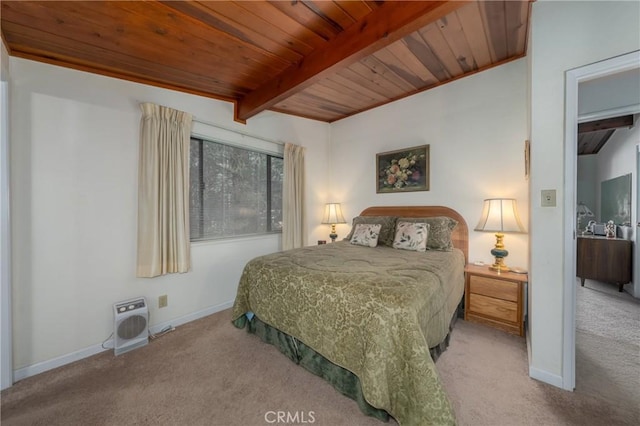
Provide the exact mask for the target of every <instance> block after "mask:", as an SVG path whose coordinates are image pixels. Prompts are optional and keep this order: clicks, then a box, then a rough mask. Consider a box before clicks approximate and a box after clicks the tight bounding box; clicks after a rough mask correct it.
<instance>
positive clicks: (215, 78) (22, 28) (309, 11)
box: [0, 0, 530, 122]
mask: <svg viewBox="0 0 640 426" xmlns="http://www.w3.org/2000/svg"><path fill="white" fill-rule="evenodd" d="M1 6H2V9H1V15H0V17H1V28H2V37H3V39H4V42H5V45H6V46H7V48H8V49H9V53H10V55H13V56H16V57H23V58H27V59H32V60H36V61H42V62H46V63H51V64H55V65H60V66H65V67H70V68H75V69H80V70H84V71H89V72H94V73H98V74H103V75H108V76H112V77H116V78H122V79H126V80H131V81H136V82H141V83H145V84H151V85H155V86H160V87H165V88H170V89H175V90H179V91H183V92H188V93H193V94H197V95H202V96H207V97H212V98H216V99H221V100H225V101H229V102H233V103H234V105H235V118H236V120H237V121H240V122H245V121H246V120H247V119H249V118H250V117H253V116H254V115H256V114H258V113H260V112H261V111H264V110H267V109H268V110H273V111H278V112H282V113H286V114H293V115H297V116H302V117H307V118H312V119H316V120H321V121H326V122H333V121H336V120H340V119H342V118H345V117H349V116H351V115H354V114H357V113H359V112H362V111H366V110H368V109H371V108H375V107H377V106H380V105H383V104H386V103H388V102H392V101H394V100H397V99H401V98H403V97H406V96H409V95H412V94H415V93H418V92H421V91H423V90H427V89H430V88H433V87H437V86H439V85H442V84H445V83H447V82H450V81H452V80H455V79H458V78H460V77H464V76H466V75H469V74H473V73H476V72H480V71H483V70H485V69H488V68H491V67H493V66H497V65H500V64H503V63H505V62H508V61H511V60H514V59H518V58H520V57H522V56H524V55H525V54H526V44H527V43H526V42H527V32H528V22H529V13H530V0H523V1H510V0H505V1H478V2H476V1H457V0H456V1H359V0H349V1H339V0H334V1H296V0H294V1H106V2H105V1H23V0H19V1H11V0H2V3H1Z"/></svg>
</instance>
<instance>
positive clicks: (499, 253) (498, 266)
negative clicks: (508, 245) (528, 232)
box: [489, 233, 511, 273]
mask: <svg viewBox="0 0 640 426" xmlns="http://www.w3.org/2000/svg"><path fill="white" fill-rule="evenodd" d="M503 238H504V234H501V233H498V234H496V246H495V247H494V248H493V249H491V254H492V255H493V257H495V259H496V261H495V263H494V264H493V265H491V266H489V269H490V270H492V271H496V272H497V273H500V272H509V271H510V270H511V268H509V267H508V266H507V265H505V264H504V258H505V257H507V256H508V255H509V252H508V251H507V250H506V249H505V248H504V244H503V242H502V239H503Z"/></svg>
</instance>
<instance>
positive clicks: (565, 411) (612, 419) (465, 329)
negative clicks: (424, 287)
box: [1, 310, 639, 426]
mask: <svg viewBox="0 0 640 426" xmlns="http://www.w3.org/2000/svg"><path fill="white" fill-rule="evenodd" d="M436 365H437V367H438V370H439V371H440V374H441V377H442V381H443V385H444V387H445V389H446V390H447V392H448V394H449V395H450V398H451V401H452V403H453V405H454V407H455V411H456V416H457V419H458V424H459V425H461V426H463V425H464V426H466V425H469V426H472V425H473V426H483V425H486V426H518V425H523V426H524V425H535V426H546V425H548V426H552V425H553V426H555V425H594V426H598V425H637V424H638V420H639V418H638V415H637V413H636V412H629V411H625V410H619V409H618V407H617V406H616V405H613V404H610V403H609V401H608V400H606V399H603V398H600V397H598V396H593V395H581V394H578V393H574V392H566V391H562V390H560V389H557V388H554V387H552V386H549V385H546V384H544V383H540V382H537V381H535V380H532V379H530V378H529V377H528V374H527V370H528V363H527V351H526V344H525V340H524V339H523V338H521V337H517V336H512V335H509V334H506V333H504V332H501V331H499V330H495V329H492V328H489V327H486V326H483V325H479V324H473V323H468V322H465V321H462V320H460V321H458V323H457V324H456V327H455V329H454V331H453V334H452V339H451V345H450V347H449V349H448V350H447V351H445V352H444V354H443V355H442V356H441V357H440V359H439V360H438V362H437V364H436ZM1 396H2V406H1V407H2V408H1V420H2V425H3V426H13V425H119V426H121V425H208V426H210V425H213V426H218V425H220V426H235V425H238V426H252V425H269V424H277V423H274V422H273V418H272V417H269V414H268V413H269V412H276V411H283V412H288V413H290V414H291V415H295V414H296V413H297V415H298V422H297V423H296V422H289V424H311V423H312V424H314V425H323V426H324V425H326V426H341V425H345V426H347V425H349V426H351V425H363V426H364V425H377V426H380V425H383V424H384V423H381V422H379V421H378V420H375V419H373V418H370V417H366V416H364V415H363V414H362V413H361V412H360V410H359V408H358V407H357V405H356V403H355V402H354V401H352V400H350V399H348V398H346V397H344V396H342V395H341V394H340V393H338V392H337V391H335V390H334V389H333V388H332V387H331V385H329V384H327V383H326V382H324V381H323V380H322V379H320V378H318V377H316V376H314V375H313V374H311V373H309V372H307V371H306V370H304V369H303V368H301V367H299V366H297V365H295V364H293V363H292V362H291V361H289V359H287V358H286V357H284V356H283V355H282V354H280V353H279V352H278V351H277V349H275V348H274V347H273V346H270V345H267V344H265V343H262V342H261V341H260V339H258V338H257V337H256V336H254V335H250V334H248V333H246V331H244V330H238V329H236V328H235V327H233V326H232V325H231V323H230V311H229V310H226V311H223V312H219V313H217V314H214V315H211V316H208V317H206V318H202V319H200V320H197V321H194V322H191V323H189V324H185V325H183V326H181V327H178V328H177V329H176V331H174V332H173V333H169V334H167V335H166V336H163V337H161V338H159V339H157V340H155V341H152V342H151V343H150V344H149V345H147V346H145V347H143V348H140V349H137V350H135V351H132V352H129V353H126V354H124V355H121V356H119V357H114V356H113V352H111V351H109V352H104V353H101V354H98V355H96V356H93V357H90V358H87V359H84V360H82V361H79V362H77V363H74V364H71V365H67V366H64V367H61V368H59V369H56V370H52V371H49V372H45V373H43V374H40V375H38V376H34V377H30V378H28V379H25V380H23V381H20V382H18V383H16V384H15V385H14V386H13V387H12V388H9V389H8V390H5V391H3V392H2V394H1ZM311 412H313V422H311V421H310V420H311V417H310V416H311ZM265 415H267V418H266V419H265ZM302 416H306V417H305V420H306V422H302V421H301V420H302V419H303V418H302ZM280 424H283V423H282V422H281V423H280ZM394 424H396V423H395V422H394V421H393V420H392V421H390V423H389V425H391V426H392V425H394Z"/></svg>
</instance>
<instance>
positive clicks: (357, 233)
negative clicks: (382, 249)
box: [351, 224, 382, 247]
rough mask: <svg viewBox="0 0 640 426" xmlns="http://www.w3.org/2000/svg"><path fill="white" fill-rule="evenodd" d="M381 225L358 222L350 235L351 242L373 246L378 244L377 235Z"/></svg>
mask: <svg viewBox="0 0 640 426" xmlns="http://www.w3.org/2000/svg"><path fill="white" fill-rule="evenodd" d="M381 227H382V225H371V224H358V225H356V229H355V230H354V231H353V235H352V236H351V244H357V245H359V246H368V247H375V246H377V245H378V235H379V234H380V228H381Z"/></svg>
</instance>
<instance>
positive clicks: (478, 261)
mask: <svg viewBox="0 0 640 426" xmlns="http://www.w3.org/2000/svg"><path fill="white" fill-rule="evenodd" d="M473 264H474V265H476V266H484V262H483V261H482V260H476V261H475V262H473Z"/></svg>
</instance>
